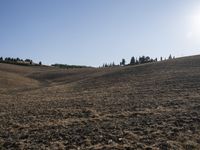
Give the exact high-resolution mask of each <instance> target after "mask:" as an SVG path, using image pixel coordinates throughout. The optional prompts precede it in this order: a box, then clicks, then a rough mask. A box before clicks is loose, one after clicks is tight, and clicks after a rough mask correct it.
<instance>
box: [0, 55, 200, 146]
mask: <svg viewBox="0 0 200 150" xmlns="http://www.w3.org/2000/svg"><path fill="white" fill-rule="evenodd" d="M199 99H200V56H190V57H183V58H176V59H170V60H166V61H161V62H151V63H145V64H138V65H133V66H119V67H108V68H75V69H61V68H57V67H50V66H49V67H48V66H47V67H44V66H19V65H13V64H5V63H0V108H1V109H0V122H1V125H0V135H1V136H0V149H1V148H2V149H86V150H93V149H96V150H104V149H109V150H111V149H117V150H122V149H200V141H199V139H200V119H199V118H200V100H199Z"/></svg>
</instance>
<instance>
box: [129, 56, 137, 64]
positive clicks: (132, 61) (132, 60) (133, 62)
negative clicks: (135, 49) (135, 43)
mask: <svg viewBox="0 0 200 150" xmlns="http://www.w3.org/2000/svg"><path fill="white" fill-rule="evenodd" d="M135 63H136V60H135V57H134V56H133V57H132V58H131V62H130V65H135Z"/></svg>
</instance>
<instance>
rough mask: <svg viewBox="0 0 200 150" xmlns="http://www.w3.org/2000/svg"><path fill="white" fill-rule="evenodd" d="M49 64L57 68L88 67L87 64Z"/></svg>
mask: <svg viewBox="0 0 200 150" xmlns="http://www.w3.org/2000/svg"><path fill="white" fill-rule="evenodd" d="M51 66H53V67H58V68H63V69H74V68H89V67H88V66H80V65H67V64H52V65H51Z"/></svg>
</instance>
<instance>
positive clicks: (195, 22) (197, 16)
mask: <svg viewBox="0 0 200 150" xmlns="http://www.w3.org/2000/svg"><path fill="white" fill-rule="evenodd" d="M199 8H200V7H199ZM189 22H190V31H189V32H188V35H187V36H188V37H189V38H200V9H198V10H197V11H194V12H193V13H192V15H191V16H190V20H189Z"/></svg>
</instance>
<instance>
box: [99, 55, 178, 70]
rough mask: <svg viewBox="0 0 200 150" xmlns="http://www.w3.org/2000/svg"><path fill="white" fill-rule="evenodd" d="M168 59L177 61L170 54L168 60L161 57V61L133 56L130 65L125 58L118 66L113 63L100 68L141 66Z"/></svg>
mask: <svg viewBox="0 0 200 150" xmlns="http://www.w3.org/2000/svg"><path fill="white" fill-rule="evenodd" d="M168 59H175V57H172V55H171V54H170V55H169V57H168V58H163V57H160V60H158V58H155V59H154V58H151V57H149V56H139V57H138V58H137V57H134V56H133V57H131V60H130V63H128V64H127V63H126V60H125V59H124V58H123V59H122V60H121V62H120V63H119V64H118V65H116V64H115V63H114V62H112V63H104V64H103V65H102V66H100V67H103V68H105V67H115V66H127V65H139V64H145V63H152V62H157V61H164V60H168Z"/></svg>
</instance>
